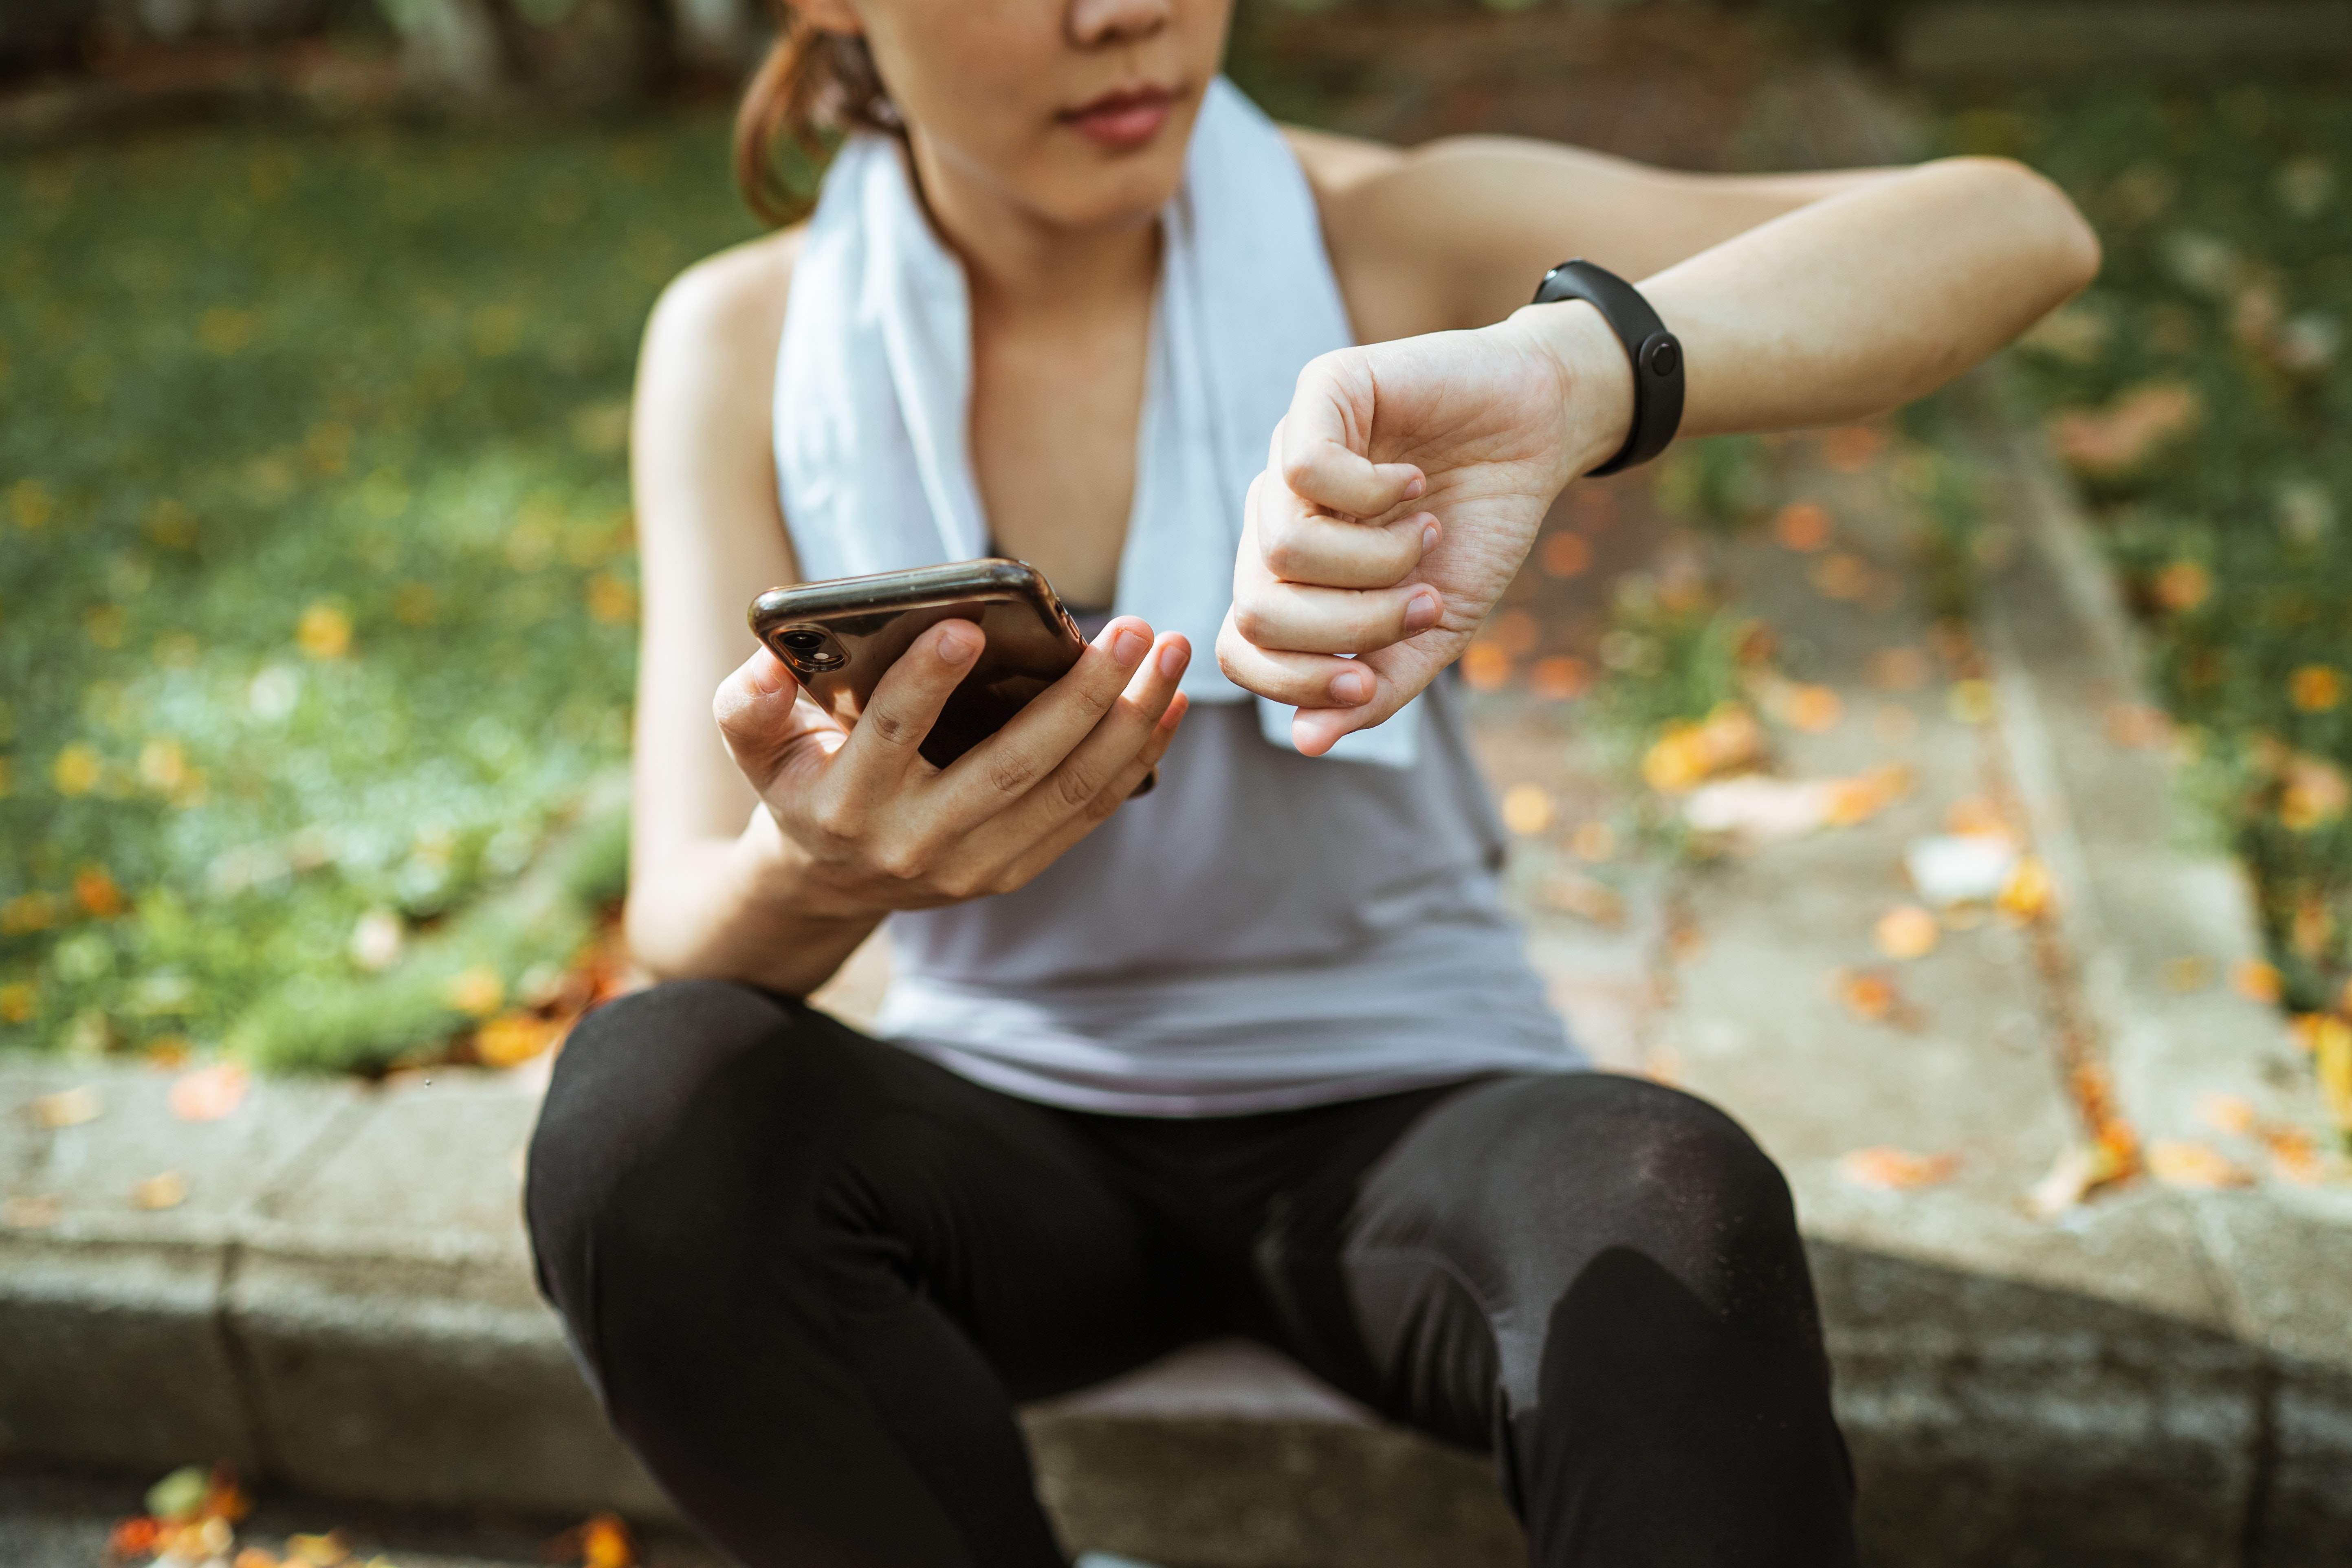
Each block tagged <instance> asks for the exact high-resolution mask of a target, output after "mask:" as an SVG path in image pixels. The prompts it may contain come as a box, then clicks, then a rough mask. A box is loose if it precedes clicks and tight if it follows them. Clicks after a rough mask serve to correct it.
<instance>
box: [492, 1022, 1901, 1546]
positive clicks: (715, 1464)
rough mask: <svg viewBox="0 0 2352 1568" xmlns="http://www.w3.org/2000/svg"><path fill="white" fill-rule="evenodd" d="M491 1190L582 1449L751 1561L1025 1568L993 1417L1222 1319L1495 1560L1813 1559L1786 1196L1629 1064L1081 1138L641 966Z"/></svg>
mask: <svg viewBox="0 0 2352 1568" xmlns="http://www.w3.org/2000/svg"><path fill="white" fill-rule="evenodd" d="M527 1205H528V1208H529V1211H530V1232H531V1240H532V1243H533V1246H534V1247H535V1248H536V1249H537V1253H538V1259H539V1270H540V1281H541V1288H542V1289H544V1290H545V1291H546V1293H547V1295H548V1297H549V1299H550V1300H552V1301H553V1302H554V1303H555V1306H556V1308H557V1309H558V1310H560V1311H561V1312H562V1314H563V1318H564V1321H565V1322H566V1323H567V1324H568V1325H569V1327H570V1330H571V1332H572V1338H573V1342H574V1343H575V1344H576V1345H577V1346H578V1347H579V1349H580V1352H581V1353H582V1355H583V1359H584V1360H585V1362H586V1363H587V1365H588V1368H589V1370H590V1372H591V1373H592V1375H593V1378H594V1379H595V1380H596V1382H597V1383H598V1384H599V1393H600V1394H602V1395H603V1398H604V1405H605V1408H606V1410H607V1411H608V1412H609V1414H610V1415H611V1417H612V1420H613V1423H614V1426H616V1427H617V1428H618V1429H619V1431H620V1433H621V1435H622V1436H624V1437H625V1438H626V1439H627V1441H628V1442H629V1444H630V1445H631V1446H632V1447H634V1448H635V1450H636V1452H637V1453H638V1455H639V1456H640V1457H641V1458H643V1459H644V1460H645V1462H646V1466H647V1467H648V1468H650V1469H651V1470H652V1471H653V1473H654V1474H655V1476H656V1477H657V1478H658V1479H660V1480H661V1482H662V1483H663V1485H664V1486H666V1487H667V1489H669V1491H670V1493H671V1495H672V1496H673V1497H674V1498H676V1499H677V1502H678V1504H679V1506H680V1507H681V1508H683V1509H684V1510H686V1511H687V1512H688V1514H689V1515H691V1516H692V1517H693V1518H694V1519H695V1520H696V1521H698V1523H700V1524H701V1525H702V1526H703V1528H704V1529H706V1530H707V1531H709V1533H710V1534H711V1535H712V1536H713V1537H715V1538H716V1539H717V1540H719V1542H722V1543H723V1544H725V1545H726V1546H727V1547H728V1548H729V1549H730V1551H732V1552H734V1553H735V1554H736V1555H737V1556H738V1557H740V1558H741V1559H742V1560H743V1562H744V1563H748V1564H751V1565H753V1568H1064V1564H1065V1563H1066V1561H1067V1560H1066V1557H1065V1556H1064V1554H1063V1552H1062V1550H1061V1548H1060V1546H1059V1545H1058V1544H1057V1543H1056V1542H1055V1539H1054V1536H1053V1532H1052V1530H1051V1528H1050V1527H1049V1526H1048V1525H1047V1523H1046V1521H1045V1514H1044V1512H1043V1510H1041V1509H1040V1508H1039V1507H1038V1504H1037V1500H1036V1496H1035V1493H1034V1488H1033V1486H1032V1481H1031V1476H1030V1469H1029V1458H1028V1453H1027V1449H1026V1447H1024V1444H1023V1442H1022V1439H1021V1436H1020V1429H1019V1427H1018V1426H1016V1425H1015V1423H1014V1420H1013V1406H1014V1405H1015V1404H1016V1403H1017V1402H1021V1401H1026V1400H1032V1399H1037V1398H1041V1397H1043V1396H1045V1395H1048V1394H1060V1393H1064V1392H1066V1391H1067V1390H1071V1389H1075V1388H1078V1387H1081V1386H1083V1385H1085V1384H1090V1383H1094V1382H1097V1381H1099V1380H1100V1379H1103V1378H1106V1377H1109V1376H1111V1375H1112V1374H1114V1373H1119V1372H1122V1371H1124V1370H1126V1369H1128V1368H1129V1367H1132V1366H1135V1365H1137V1364H1138V1363H1141V1362H1144V1361H1147V1360H1149V1359H1150V1358H1152V1357H1154V1356H1158V1355H1160V1354H1162V1353H1164V1352H1169V1351H1171V1350H1174V1349H1176V1348H1178V1347H1179V1346H1181V1345H1184V1344H1186V1343H1188V1342H1193V1341H1196V1340H1200V1339H1203V1338H1208V1337H1211V1336H1216V1335H1224V1334H1242V1335H1247V1336H1250V1337H1253V1338H1255V1339H1258V1340H1261V1341H1263V1342H1265V1343H1267V1344H1270V1345H1273V1346H1275V1347H1276V1348H1278V1349H1280V1350H1282V1351H1284V1352H1287V1353H1288V1354H1290V1355H1291V1356H1293V1357H1296V1358H1297V1360H1298V1361H1299V1362H1301V1363H1304V1364H1306V1365H1307V1366H1308V1367H1310V1368H1312V1369H1313V1370H1314V1371H1315V1372H1316V1373H1318V1375H1320V1376H1321V1377H1323V1378H1324V1379H1326V1380H1327V1381H1328V1382H1329V1383H1330V1384H1332V1385H1333V1386H1335V1387H1337V1388H1339V1389H1340V1390H1342V1391H1344V1392H1345V1393H1347V1394H1351V1395H1353V1396H1354V1397H1355V1398H1357V1399H1358V1400H1360V1401H1362V1402H1363V1403H1364V1404H1366V1405H1370V1406H1371V1407H1372V1408H1373V1409H1375V1410H1378V1411H1380V1412H1381V1413H1382V1414H1383V1415H1387V1416H1389V1417H1391V1419H1394V1420H1397V1421H1401V1422H1404V1423H1407V1424H1410V1425H1411V1426H1416V1427H1419V1428H1421V1429H1422V1430H1423V1431H1425V1432H1430V1433H1433V1434H1435V1435H1436V1436H1440V1437H1443V1438H1445V1439H1448V1440H1450V1441H1452V1442H1454V1443H1459V1444H1464V1445H1467V1446H1469V1447H1474V1448H1476V1449H1479V1450H1481V1451H1490V1452H1492V1453H1494V1454H1495V1455H1496V1463H1497V1468H1498V1469H1499V1470H1500V1472H1501V1475H1502V1479H1503V1485H1504V1488H1505V1489H1506V1492H1507V1495H1508V1497H1509V1499H1510V1501H1511V1503H1512V1505H1513V1507H1514V1508H1515V1509H1517V1511H1518V1513H1519V1516H1520V1518H1521V1519H1522V1520H1523V1521H1525V1522H1526V1525H1527V1530H1528V1554H1529V1560H1530V1561H1531V1562H1532V1563H1535V1564H1537V1565H1538V1568H1566V1565H1568V1564H1570V1563H1576V1564H1595V1565H1600V1564H1606V1565H1608V1568H1641V1565H1646V1564H1658V1565H1662V1568H1663V1565H1669V1564H1671V1565H1674V1568H1748V1565H1754V1568H1763V1565H1766V1564H1771V1565H1775V1568H1778V1565H1786V1568H1839V1565H1842V1564H1848V1563H1852V1562H1853V1555H1854V1549H1853V1532H1852V1524H1851V1514H1852V1500H1853V1479H1852V1472H1851V1470H1850V1468H1849V1467H1848V1465H1847V1462H1846V1455H1845V1447H1844V1444H1843V1441H1842V1439H1841V1438H1840V1436H1839V1435H1838V1430H1837V1426H1836V1424H1835V1422H1834V1421H1833V1420H1832V1416H1831V1414H1830V1401H1829V1369H1828V1364H1827V1362H1826V1360H1825V1358H1824V1357H1823V1354H1822V1340H1821V1329H1820V1324H1819V1321H1818V1318H1817V1315H1816V1313H1815V1310H1814V1306H1813V1294H1812V1286H1811V1280H1810V1279H1809V1278H1808V1276H1807V1273H1806V1269H1805V1259H1804V1254H1803V1251H1802V1249H1801V1246H1800V1244H1799V1242H1798V1238H1797V1230H1796V1225H1795V1220H1794V1215H1793V1214H1792V1212H1791V1209H1790V1201H1789V1194H1788V1189H1787V1187H1786V1185H1785V1184H1783V1183H1782V1181H1781V1179H1780V1173H1779V1172H1778V1171H1777V1170H1776V1169H1774V1167H1773V1165H1772V1163H1771V1162H1770V1161H1769V1160H1768V1159H1767V1158H1766V1157H1765V1156H1764V1154H1763V1153H1762V1152H1760V1151H1759V1150H1758V1149H1757V1147H1756V1145H1755V1144H1754V1143H1753V1142H1750V1141H1749V1139H1748V1135H1747V1134H1746V1133H1745V1132H1743V1131H1741V1130H1740V1129H1739V1127H1738V1125H1737V1124H1736V1123H1735V1122H1733V1121H1731V1120H1730V1119H1729V1118H1728V1117H1727V1116H1725V1115H1724V1114H1723V1113H1722V1112H1720V1111H1718V1110H1715V1109H1713V1108H1712V1107H1710V1106H1708V1105H1706V1104H1704V1103H1703V1102H1701V1101H1699V1100H1694V1099H1692V1098H1691V1097H1689V1096H1687V1095H1685V1094H1680V1093H1677V1092H1675V1090H1672V1089H1664V1088H1660V1087H1659V1086H1657V1085H1655V1084H1651V1083H1646V1082H1643V1081H1641V1080H1639V1079H1628V1078H1618V1077H1611V1076H1607V1075H1602V1074H1597V1073H1579V1074H1570V1075H1562V1076H1557V1077H1508V1078H1488V1079H1476V1080H1473V1081H1470V1082H1467V1083H1457V1084H1451V1085H1447V1086H1444V1087H1442V1088H1437V1089H1422V1090H1417V1091H1413V1092H1410V1093H1404V1094H1391V1095H1382V1096H1379V1097H1377V1098H1373V1099H1369V1100H1352V1101H1349V1102H1346V1103H1343V1104H1339V1105H1328V1106H1321V1107H1317V1108H1314V1109H1310V1110H1289V1111H1278V1112H1272V1113H1268V1114H1264V1115H1255V1116H1230V1117H1214V1118H1202V1119H1197V1120H1167V1119H1160V1118H1150V1117H1131V1116H1104V1115H1094V1114H1089V1113H1085V1112H1080V1111H1071V1110H1056V1109H1055V1108H1053V1107H1050V1106H1044V1105H1039V1104H1035V1103H1033V1102H1031V1101H1028V1100H1018V1099H1014V1098H1013V1097H1011V1096H1009V1095H1003V1094H999V1093H996V1092H994V1091H992V1090H990V1089H983V1088H981V1087H980V1086H978V1085H976V1084H973V1083H971V1082H969V1081H967V1080H965V1079H961V1078H959V1077H957V1076H955V1075H954V1074H952V1073H950V1072H949V1071H947V1070H946V1069H944V1068H940V1067H938V1066H936V1065H934V1064H932V1063H930V1062H928V1061H925V1060H923V1059H922V1058H918V1057H915V1056H912V1055H909V1054H908V1053H907V1052H904V1051H902V1050H899V1049H898V1048H897V1047H891V1046H887V1045H883V1044H880V1043H878V1042H877V1041H874V1040H871V1039H868V1038H867V1037H865V1036H863V1035H860V1034H858V1033H857V1032H856V1031H855V1030H853V1029H850V1028H848V1027H846V1026H844V1025H842V1024H840V1023H837V1022H835V1020H833V1019H831V1018H829V1017H827V1016H824V1014H821V1013H817V1012H814V1011H812V1010H810V1009H809V1008H808V1007H806V1006H804V1005H802V1004H800V1003H798V1002H793V1001H789V1000H784V999H782V998H778V997H775V996H772V995H769V994H765V993H763V992H760V991H756V990H752V989H750V988H747V987H744V986H740V985H728V984H711V983H681V984H668V985H663V986H660V987H658V988H656V989H655V990H652V991H647V992H643V993H640V994H635V995H633V996H628V997H625V998H623V999H622V1000H620V1001H617V1002H614V1003H613V1004H612V1005H609V1006H606V1007H604V1008H603V1009H602V1010H600V1011H598V1012H597V1013H595V1014H593V1015H592V1016H590V1017H589V1018H588V1019H587V1020H586V1021H585V1022H583V1024H582V1025H581V1026H580V1027H579V1028H578V1030H576V1031H575V1032H574V1033H573V1035H572V1040H571V1043H570V1044H569V1045H568V1046H567V1047H566V1048H565V1050H564V1052H563V1055H562V1058H561V1059H560V1060H559V1062H558V1063H557V1066H556V1069H555V1080H554V1083H553V1086H552V1087H551V1089H550V1090H549V1092H548V1097H547V1103H546V1107H545V1109H544V1110H542V1111H541V1116H540V1121H539V1129H538V1131H537V1132H536V1134H535V1135H534V1136H533V1138H532V1140H531V1147H530V1187H529V1194H528V1197H527Z"/></svg>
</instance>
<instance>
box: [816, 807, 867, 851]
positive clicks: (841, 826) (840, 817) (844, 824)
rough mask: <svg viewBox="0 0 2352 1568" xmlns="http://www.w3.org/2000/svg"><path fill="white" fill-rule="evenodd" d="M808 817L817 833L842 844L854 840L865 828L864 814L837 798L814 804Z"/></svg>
mask: <svg viewBox="0 0 2352 1568" xmlns="http://www.w3.org/2000/svg"><path fill="white" fill-rule="evenodd" d="M808 816H809V821H810V823H811V824H812V825H813V826H814V827H815V828H816V830H817V831H818V832H819V833H822V834H824V836H825V837H827V838H831V839H836V840H839V841H841V842H844V843H846V842H848V841H850V840H852V839H855V838H856V837H858V835H859V833H860V831H861V830H862V829H863V828H864V826H865V823H864V820H863V818H864V814H863V813H861V812H860V811H858V809H857V808H856V806H855V805H851V804H850V803H849V802H848V801H846V800H844V799H842V798H840V797H839V796H834V797H832V798H829V799H824V800H820V801H818V802H816V803H815V804H814V805H813V806H812V807H811V808H810V810H809V814H808Z"/></svg>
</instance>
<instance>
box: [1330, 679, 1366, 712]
mask: <svg viewBox="0 0 2352 1568" xmlns="http://www.w3.org/2000/svg"><path fill="white" fill-rule="evenodd" d="M1331 695H1332V696H1333V697H1334V698H1335V699H1337V700H1339V702H1341V703H1342V704H1344V705H1346V706H1347V707H1349V708H1353V707H1354V706H1355V705H1356V704H1357V703H1359V702H1369V701H1370V700H1371V696H1372V678H1371V677H1370V676H1369V675H1367V674H1365V673H1364V672H1363V671H1362V670H1360V669H1343V670H1341V671H1340V672H1339V674H1337V675H1335V676H1333V677H1332V678H1331Z"/></svg>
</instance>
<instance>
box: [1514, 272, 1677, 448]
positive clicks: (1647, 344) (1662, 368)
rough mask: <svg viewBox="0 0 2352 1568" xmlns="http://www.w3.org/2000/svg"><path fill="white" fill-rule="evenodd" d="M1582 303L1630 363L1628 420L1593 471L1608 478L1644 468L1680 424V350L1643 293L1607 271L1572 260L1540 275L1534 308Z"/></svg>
mask: <svg viewBox="0 0 2352 1568" xmlns="http://www.w3.org/2000/svg"><path fill="white" fill-rule="evenodd" d="M1560 300H1583V301H1584V302H1585V303H1586V304H1588V305H1590V306H1591V307H1592V308H1593V309H1594V310H1598V311H1600V312H1601V320H1602V321H1606V322H1608V323H1609V330H1610V331H1612V332H1615V333H1616V334H1617V341H1618V342H1621V343H1622V344H1624V345H1625V357H1626V358H1627V359H1629V360H1631V361H1633V428H1632V429H1631V430H1630V431H1628V432H1627V433H1626V436H1625V444H1624V445H1623V446H1622V447H1619V448H1617V455H1616V456H1615V457H1613V458H1610V459H1609V460H1608V461H1607V462H1605V463H1603V464H1601V466H1600V467H1599V468H1594V469H1593V470H1592V473H1593V474H1594V475H1600V474H1613V473H1617V472H1619V471H1621V470H1622V469H1625V468H1633V467H1635V466H1636V465H1638V464H1642V463H1646V462H1648V461H1649V460H1650V459H1651V458H1654V457H1656V456H1657V455H1658V454H1659V453H1661V452H1663V451H1664V450H1665V449H1666V444H1667V443H1668V442H1670V441H1672V440H1673V439H1674V438H1675V431H1676V430H1677V429H1679V428H1680V427H1681V426H1682V422H1683V345H1682V342H1681V340H1680V339H1678V338H1676V337H1675V335H1674V333H1672V332H1670V331H1666V324H1665V322H1664V321H1660V320H1659V319H1658V313H1657V311H1655V310H1652V309H1651V308H1650V302H1649V301H1648V300H1644V299H1643V298H1642V291H1641V290H1640V289H1636V288H1634V287H1633V285H1632V284H1631V283H1628V282H1626V281H1625V279H1622V278H1620V277H1618V276H1617V274H1615V273H1614V272H1612V271H1610V270H1608V269H1607V268H1601V267H1595V266H1594V265H1593V264H1592V263H1591V262H1590V261H1586V260H1583V259H1582V258H1577V259H1574V260H1570V261H1563V262H1561V263H1560V264H1559V266H1557V267H1555V268H1552V269H1551V270H1550V271H1549V272H1547V273H1545V274H1544V279H1543V282H1542V283H1540V284H1538V286H1537V288H1536V297H1535V301H1534V302H1535V303H1537V304H1538V305H1550V304H1555V303H1557V302H1559V301H1560Z"/></svg>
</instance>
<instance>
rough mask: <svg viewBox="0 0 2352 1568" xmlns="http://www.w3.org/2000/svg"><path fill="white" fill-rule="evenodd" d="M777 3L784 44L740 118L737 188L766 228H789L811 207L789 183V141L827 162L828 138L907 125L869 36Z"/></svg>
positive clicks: (747, 95) (767, 63)
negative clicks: (832, 29) (825, 27)
mask: <svg viewBox="0 0 2352 1568" xmlns="http://www.w3.org/2000/svg"><path fill="white" fill-rule="evenodd" d="M770 4H771V5H772V8H773V10H774V12H775V14H776V42H775V44H774V46H773V47H771V48H770V49H769V50H768V58H766V59H764V60H761V62H760V68H759V69H758V70H757V71H754V72H753V73H752V75H751V86H750V87H748V88H747V89H744V92H743V106H742V107H741V108H740V109H739V110H736V113H735V184H736V185H737V187H738V188H739V189H740V190H741V191H742V193H743V199H744V201H745V202H747V203H749V204H750V205H751V210H752V212H754V213H756V214H757V215H758V216H759V217H760V218H761V221H762V222H764V223H767V224H770V225H772V226H778V227H781V226H783V225H785V224H788V223H790V222H792V221H793V219H794V218H796V217H799V216H801V215H802V214H803V212H805V211H806V210H807V207H808V202H807V198H806V197H805V196H804V195H803V194H802V193H801V192H799V191H797V190H795V189H794V188H793V186H792V184H790V183H789V182H787V181H786V179H785V178H784V171H783V169H782V166H781V163H780V160H779V157H778V154H779V153H782V151H783V150H784V147H785V145H786V144H787V143H789V144H791V145H793V146H795V147H798V148H799V149H800V150H801V151H802V152H803V153H806V154H808V156H809V158H810V160H811V161H812V162H814V163H823V162H824V159H825V157H826V156H827V155H828V153H830V151H831V149H830V146H829V145H828V142H827V139H826V135H825V133H826V132H842V131H849V130H862V131H879V132H886V133H889V134H893V135H895V134H897V133H898V131H899V125H898V114H897V112H896V111H895V110H892V108H891V107H890V98H889V95H888V94H887V92H885V91H884V90H883V88H882V78H881V76H880V75H879V74H878V73H877V71H876V70H875V68H874V56H873V54H872V53H871V52H870V51H869V50H868V49H867V48H866V40H865V39H864V38H862V37H857V36H856V35H854V34H845V33H828V32H824V31H822V30H820V29H818V28H815V27H812V26H809V25H808V24H807V23H806V22H805V21H803V20H802V18H801V16H800V13H799V12H797V11H795V10H793V8H792V7H791V6H790V5H785V4H784V3H783V0H770Z"/></svg>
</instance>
